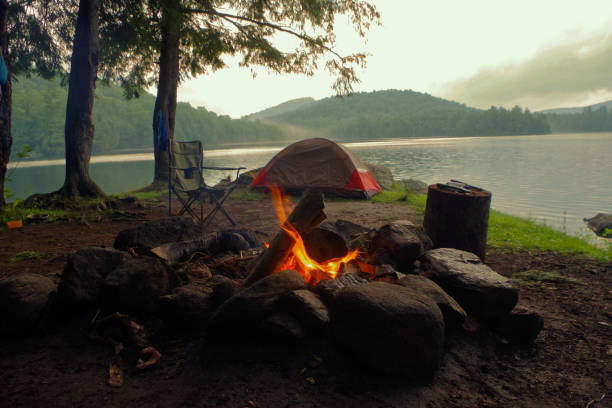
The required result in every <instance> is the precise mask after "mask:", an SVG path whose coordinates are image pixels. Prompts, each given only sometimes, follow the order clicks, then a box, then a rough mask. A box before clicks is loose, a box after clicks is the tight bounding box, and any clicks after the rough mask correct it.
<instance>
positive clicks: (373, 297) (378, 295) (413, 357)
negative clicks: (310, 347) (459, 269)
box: [330, 282, 444, 379]
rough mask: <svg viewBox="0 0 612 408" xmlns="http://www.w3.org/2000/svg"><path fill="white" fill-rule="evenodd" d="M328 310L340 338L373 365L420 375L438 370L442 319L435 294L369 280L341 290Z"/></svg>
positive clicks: (426, 376) (386, 371) (428, 376)
mask: <svg viewBox="0 0 612 408" xmlns="http://www.w3.org/2000/svg"><path fill="white" fill-rule="evenodd" d="M330 311H331V327H332V332H333V334H334V336H335V338H336V339H337V341H338V342H339V343H341V344H343V345H344V346H346V347H347V348H348V349H349V350H351V351H352V352H353V353H354V354H353V356H354V358H355V359H357V360H359V361H361V362H363V363H364V364H366V365H368V366H369V367H371V368H372V369H374V370H376V371H378V372H381V373H384V374H399V375H403V376H407V377H410V378H421V379H431V377H432V376H433V374H434V373H435V371H436V370H437V368H438V366H439V363H440V358H441V356H442V351H443V344H444V319H443V317H442V313H441V312H440V309H439V308H438V306H436V304H435V303H434V302H433V301H432V300H431V299H429V298H427V297H425V296H423V295H421V294H419V293H417V292H415V291H414V290H412V289H410V288H407V287H402V286H399V285H392V284H389V283H384V282H371V283H367V284H364V285H357V286H353V287H350V288H346V289H342V290H341V291H340V292H338V294H337V295H336V296H335V297H334V300H333V303H332V307H331V309H330Z"/></svg>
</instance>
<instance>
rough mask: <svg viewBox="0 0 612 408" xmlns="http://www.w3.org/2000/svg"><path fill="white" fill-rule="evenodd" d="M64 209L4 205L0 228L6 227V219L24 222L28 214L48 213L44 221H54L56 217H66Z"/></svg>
mask: <svg viewBox="0 0 612 408" xmlns="http://www.w3.org/2000/svg"><path fill="white" fill-rule="evenodd" d="M66 213H67V211H66V210H46V209H38V208H22V207H19V206H15V205H12V204H9V205H7V206H6V208H5V209H4V211H2V212H0V228H2V229H6V223H7V222H8V221H16V220H23V221H24V224H25V223H26V222H27V221H26V220H27V217H28V215H29V214H40V215H48V216H49V217H48V218H46V220H45V222H52V221H56V220H57V219H58V218H63V217H66Z"/></svg>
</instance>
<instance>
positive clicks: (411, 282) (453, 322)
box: [392, 275, 467, 331]
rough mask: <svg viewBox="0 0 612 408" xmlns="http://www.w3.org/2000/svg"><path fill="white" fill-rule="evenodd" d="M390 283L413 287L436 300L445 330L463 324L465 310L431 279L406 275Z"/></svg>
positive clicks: (456, 327)
mask: <svg viewBox="0 0 612 408" xmlns="http://www.w3.org/2000/svg"><path fill="white" fill-rule="evenodd" d="M392 283H395V284H397V285H400V286H404V287H407V288H411V289H414V291H416V292H418V293H421V294H423V295H425V296H427V297H428V298H430V299H431V300H433V301H434V302H436V304H437V305H438V307H439V308H440V311H441V312H442V316H444V325H445V327H446V330H447V331H448V330H457V329H459V328H461V327H462V326H463V322H464V321H465V318H466V316H467V315H466V313H465V310H463V308H462V307H461V306H460V305H459V303H457V301H456V300H455V299H453V298H452V297H450V296H449V295H448V294H447V293H446V292H445V291H444V290H443V289H442V288H441V287H440V286H438V285H436V283H435V282H433V281H432V280H430V279H427V278H426V277H424V276H420V275H406V276H405V277H404V278H402V279H400V280H397V281H394V282H392Z"/></svg>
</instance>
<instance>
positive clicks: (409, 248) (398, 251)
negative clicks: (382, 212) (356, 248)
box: [369, 221, 432, 273]
mask: <svg viewBox="0 0 612 408" xmlns="http://www.w3.org/2000/svg"><path fill="white" fill-rule="evenodd" d="M431 248H432V243H431V240H430V239H429V237H427V234H425V232H424V231H423V229H422V228H420V227H417V226H416V225H414V224H413V223H412V222H410V221H393V222H391V223H389V224H386V225H383V226H382V227H381V228H379V229H378V230H377V231H376V232H375V233H374V234H373V235H372V237H371V239H370V250H369V252H370V261H371V262H372V263H374V264H376V265H382V264H390V265H392V266H393V267H394V268H395V269H397V270H398V271H400V272H404V273H406V272H410V271H411V270H412V269H413V268H414V261H416V259H417V258H418V257H419V256H421V254H422V253H423V252H424V251H426V250H428V249H431Z"/></svg>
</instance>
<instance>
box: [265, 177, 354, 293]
mask: <svg viewBox="0 0 612 408" xmlns="http://www.w3.org/2000/svg"><path fill="white" fill-rule="evenodd" d="M270 193H271V195H272V203H273V204H274V210H275V211H276V216H277V217H278V221H279V223H280V227H281V228H282V229H283V230H284V231H285V232H286V233H287V234H289V236H290V237H291V238H293V240H294V241H295V242H294V244H293V247H292V248H291V250H290V253H289V255H288V256H287V257H286V258H285V261H284V262H283V263H281V264H280V265H277V268H276V270H275V271H274V272H278V271H282V270H285V269H295V270H296V271H298V272H299V273H300V274H302V276H304V279H305V280H306V281H307V282H309V283H317V282H319V281H321V280H324V279H335V278H336V276H338V273H339V272H340V268H342V264H344V263H347V262H349V261H352V260H353V259H355V258H357V255H359V249H354V250H352V251H349V252H348V253H347V254H346V255H345V256H343V257H340V258H333V259H329V260H327V261H325V263H323V264H321V263H319V262H317V261H315V260H314V259H312V258H311V257H310V256H309V255H308V253H307V252H306V247H305V246H304V241H303V240H302V236H301V235H300V233H299V232H298V231H297V230H296V229H295V227H294V226H293V225H291V223H290V222H288V221H287V214H288V213H291V211H293V203H292V202H291V199H290V197H289V196H284V195H283V194H282V192H281V190H280V189H279V188H278V187H277V186H270Z"/></svg>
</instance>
